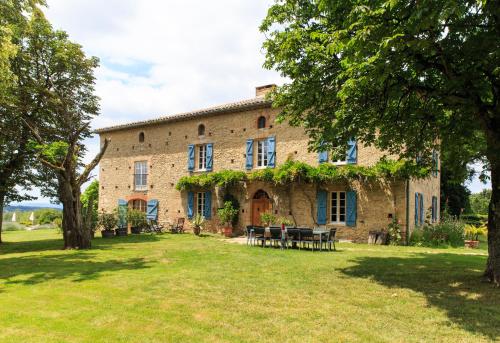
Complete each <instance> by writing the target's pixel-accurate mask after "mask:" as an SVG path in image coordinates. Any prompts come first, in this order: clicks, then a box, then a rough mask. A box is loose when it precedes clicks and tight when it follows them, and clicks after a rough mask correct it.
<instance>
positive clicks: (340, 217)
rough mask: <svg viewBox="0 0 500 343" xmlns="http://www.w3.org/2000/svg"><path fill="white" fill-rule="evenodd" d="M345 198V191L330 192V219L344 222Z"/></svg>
mask: <svg viewBox="0 0 500 343" xmlns="http://www.w3.org/2000/svg"><path fill="white" fill-rule="evenodd" d="M345 215H346V198H345V192H332V193H331V202H330V221H331V222H332V223H337V224H345Z"/></svg>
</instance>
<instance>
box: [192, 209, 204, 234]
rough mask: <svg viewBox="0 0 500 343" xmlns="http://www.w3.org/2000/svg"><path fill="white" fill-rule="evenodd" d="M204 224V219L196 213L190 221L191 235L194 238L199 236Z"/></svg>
mask: <svg viewBox="0 0 500 343" xmlns="http://www.w3.org/2000/svg"><path fill="white" fill-rule="evenodd" d="M204 223H205V217H203V216H202V215H201V214H199V213H197V214H196V215H195V216H194V218H193V219H192V220H191V224H193V233H194V234H195V235H196V236H199V235H200V232H201V229H202V228H203V224H204Z"/></svg>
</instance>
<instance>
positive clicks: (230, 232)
mask: <svg viewBox="0 0 500 343" xmlns="http://www.w3.org/2000/svg"><path fill="white" fill-rule="evenodd" d="M224 236H226V237H233V228H232V227H230V226H227V227H225V228H224Z"/></svg>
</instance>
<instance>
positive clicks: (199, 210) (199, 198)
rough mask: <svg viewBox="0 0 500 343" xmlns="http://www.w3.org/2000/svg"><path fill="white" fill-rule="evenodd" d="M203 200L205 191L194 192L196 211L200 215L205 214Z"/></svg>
mask: <svg viewBox="0 0 500 343" xmlns="http://www.w3.org/2000/svg"><path fill="white" fill-rule="evenodd" d="M205 200H206V199H205V193H201V192H200V193H196V211H197V212H196V213H197V214H201V215H202V216H204V215H205V203H206V201H205Z"/></svg>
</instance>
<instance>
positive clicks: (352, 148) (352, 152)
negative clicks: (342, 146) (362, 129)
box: [347, 139, 358, 164]
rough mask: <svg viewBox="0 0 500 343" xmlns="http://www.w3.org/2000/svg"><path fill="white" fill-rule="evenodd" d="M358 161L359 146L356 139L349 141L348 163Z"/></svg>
mask: <svg viewBox="0 0 500 343" xmlns="http://www.w3.org/2000/svg"><path fill="white" fill-rule="evenodd" d="M357 162H358V147H357V144H356V140H355V139H350V140H349V142H347V163H348V164H356V163H357Z"/></svg>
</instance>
